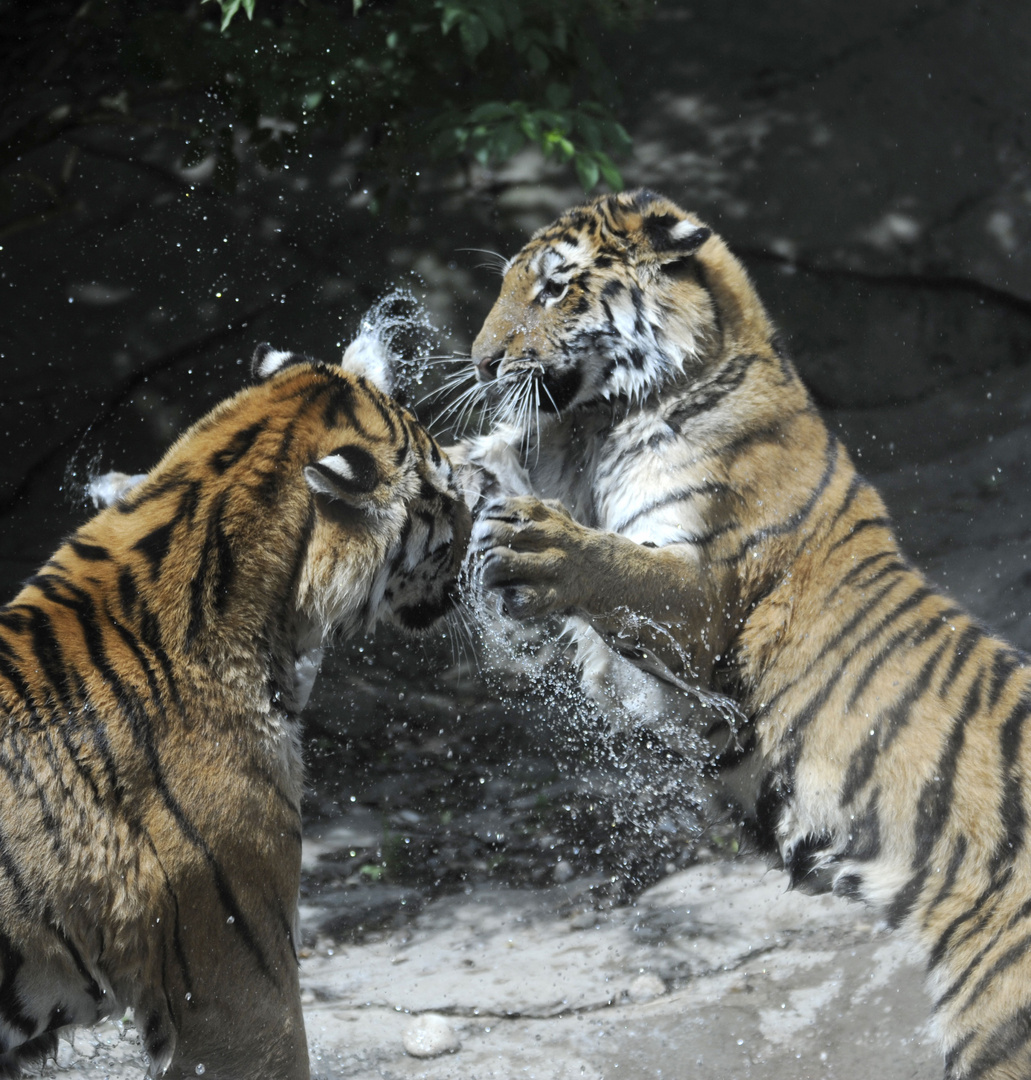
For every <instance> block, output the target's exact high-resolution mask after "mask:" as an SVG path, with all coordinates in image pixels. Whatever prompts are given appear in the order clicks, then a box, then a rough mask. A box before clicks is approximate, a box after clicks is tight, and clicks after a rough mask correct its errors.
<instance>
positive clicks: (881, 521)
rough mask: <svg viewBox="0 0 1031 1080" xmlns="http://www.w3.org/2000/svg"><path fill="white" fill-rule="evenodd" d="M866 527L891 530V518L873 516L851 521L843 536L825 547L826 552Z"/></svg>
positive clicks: (858, 533)
mask: <svg viewBox="0 0 1031 1080" xmlns="http://www.w3.org/2000/svg"><path fill="white" fill-rule="evenodd" d="M867 529H887V530H889V531H890V530H891V518H888V517H875V518H860V519H859V521H856V522H853V523H852V526H851V527H850V528H849V530H848V532H847V533H845V535H844V536H842V537H840V538H839V539H838V540H835V542H834V543H833V544H831V546H830V547H829V548H828V549H827V551H828V554H829V553H830V552H832V551H834V550H835V549H837V548H839V547H841V546H842V545H843V544H847V543H849V542H850V541H852V540H853V539H855V537H857V536H859V535H860V534H861V533H863V532H865V531H866V530H867Z"/></svg>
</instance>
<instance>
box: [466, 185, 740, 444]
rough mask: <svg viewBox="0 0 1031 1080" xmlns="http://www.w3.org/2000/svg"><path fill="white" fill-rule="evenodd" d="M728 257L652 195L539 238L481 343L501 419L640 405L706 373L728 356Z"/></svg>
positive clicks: (479, 353) (478, 358)
mask: <svg viewBox="0 0 1031 1080" xmlns="http://www.w3.org/2000/svg"><path fill="white" fill-rule="evenodd" d="M728 255H729V253H728V252H727V250H726V248H725V246H724V244H723V242H722V241H721V240H720V239H719V238H718V237H715V236H714V235H713V234H712V231H711V230H710V229H708V228H707V227H706V226H704V225H702V224H701V222H699V221H698V219H697V218H695V217H694V216H693V215H691V214H686V213H685V212H684V211H683V210H681V209H680V208H679V207H677V206H676V205H675V204H673V203H671V202H670V201H669V200H667V199H663V198H661V197H659V196H657V195H654V194H652V193H651V192H647V191H638V192H633V193H629V194H621V195H606V196H602V197H601V198H598V199H595V200H594V201H593V202H591V203H588V204H586V205H584V206H580V207H576V208H574V209H572V210H569V211H568V212H566V213H565V214H563V215H562V216H561V217H560V218H559V219H558V220H557V221H556V222H554V224H552V225H549V226H547V227H546V228H544V229H541V230H540V231H538V232H537V233H536V234H534V236H533V237H532V238H531V240H530V241H529V243H528V244H527V245H526V246H525V247H524V248H523V249H522V250H521V251H520V252H519V253H518V254H517V255H516V256H515V258H514V259H512V260H511V262H510V263H509V265H508V267H507V270H506V273H505V278H504V282H503V284H502V287H501V295H500V296H499V298H498V300H497V302H496V303H495V305H494V307H493V309H492V310H491V312H490V314H489V315H488V317H487V320H486V322H485V323H484V325H483V328H482V329H481V331H480V333H479V334H478V335H477V337H476V340H475V341H474V343H473V347H472V359H473V363H474V364H475V367H476V376H477V379H478V380H479V381H480V383H481V384H483V387H484V392H485V396H486V397H487V399H488V401H489V403H490V411H491V412H492V415H493V419H494V421H495V422H498V421H501V422H515V423H517V424H520V426H523V427H528V426H529V423H530V419H531V417H536V416H537V415H541V414H543V415H544V416H545V417H546V416H547V415H548V414H555V413H562V412H567V411H569V410H571V409H575V408H576V407H577V406H581V405H586V404H589V403H591V402H603V401H627V402H631V403H633V402H639V401H642V400H644V399H646V398H647V397H648V396H649V395H651V394H653V393H655V392H656V391H658V390H660V389H661V388H662V387H664V386H666V385H667V384H669V383H671V382H675V381H677V380H678V379H681V378H683V377H691V376H695V375H697V373H698V372H699V371H700V370H701V369H702V368H703V367H704V366H705V364H706V362H707V361H708V360H709V359H710V358H712V357H714V356H717V355H718V354H719V351H720V346H721V342H722V338H723V333H724V327H723V326H722V323H721V320H722V318H723V317H724V316H723V313H722V312H721V305H720V297H719V296H718V295H716V293H717V291H722V289H721V288H720V286H719V284H718V283H719V281H720V279H721V278H723V277H724V276H725V274H726V272H727V271H728V269H732V268H731V267H730V264H729V262H728ZM734 265H735V266H736V264H734Z"/></svg>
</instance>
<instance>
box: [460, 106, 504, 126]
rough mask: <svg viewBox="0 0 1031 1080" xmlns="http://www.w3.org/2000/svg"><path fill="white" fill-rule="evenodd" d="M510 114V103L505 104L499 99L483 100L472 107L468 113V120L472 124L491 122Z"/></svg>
mask: <svg viewBox="0 0 1031 1080" xmlns="http://www.w3.org/2000/svg"><path fill="white" fill-rule="evenodd" d="M511 115H512V106H511V105H505V104H504V103H503V102H501V101H485V102H484V103H483V104H482V105H477V106H476V108H475V109H473V111H472V112H471V113H470V114H469V120H470V122H471V123H473V124H492V123H495V122H496V121H498V120H507V119H509V117H511Z"/></svg>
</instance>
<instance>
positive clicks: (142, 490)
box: [115, 465, 186, 514]
mask: <svg viewBox="0 0 1031 1080" xmlns="http://www.w3.org/2000/svg"><path fill="white" fill-rule="evenodd" d="M185 480H186V470H185V469H184V468H183V467H182V466H181V465H177V466H176V467H175V468H173V469H171V470H170V471H169V473H168V475H167V476H164V477H162V478H161V479H160V480H157V481H150V480H148V481H145V482H144V483H142V484H139V485H137V486H136V487H134V488H132V489H131V490H130V491H129V492H128V493H127V494H126V495H125V497H124V498H121V499H119V500H118V502H116V503H115V507H116V509H117V510H118V512H119V513H120V514H132V513H134V512H135V511H136V510H138V509H139V508H140V507H141V506H144V505H145V504H146V503H149V502H153V500H154V499H159V498H161V496H163V495H167V494H168V492H170V491H175V490H176V489H177V488H180V487H182V485H183V484H184V483H185Z"/></svg>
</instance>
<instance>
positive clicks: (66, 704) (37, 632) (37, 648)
mask: <svg viewBox="0 0 1031 1080" xmlns="http://www.w3.org/2000/svg"><path fill="white" fill-rule="evenodd" d="M55 599H57V598H56V596H55ZM29 635H30V637H31V640H32V651H33V653H34V655H35V659H36V661H37V663H38V670H39V671H40V673H41V674H42V675H43V677H44V678H45V679H46V681H47V682H48V683H49V684H50V688H51V690H52V691H53V694H54V696H55V698H56V699H57V703H58V705H59V706H60V708H61V709H63V710H64V711H65V712H71V711H72V710H73V709H74V708H76V707H77V705H78V702H76V700H75V696H74V692H73V690H72V687H71V685H70V683H69V681H68V668H67V665H66V664H65V661H64V655H63V653H62V651H61V646H60V643H59V642H58V640H57V635H56V634H55V633H54V626H53V623H52V622H51V620H50V617H49V616H48V615H47V614H46V613H45V612H44V611H42V610H41V609H40V608H34V609H33V611H32V614H31V615H30V616H29Z"/></svg>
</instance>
